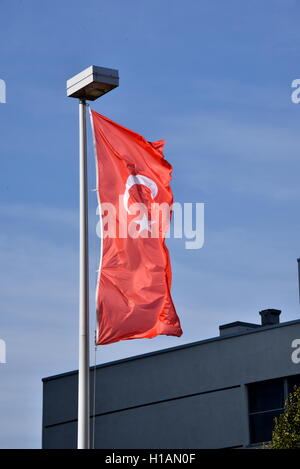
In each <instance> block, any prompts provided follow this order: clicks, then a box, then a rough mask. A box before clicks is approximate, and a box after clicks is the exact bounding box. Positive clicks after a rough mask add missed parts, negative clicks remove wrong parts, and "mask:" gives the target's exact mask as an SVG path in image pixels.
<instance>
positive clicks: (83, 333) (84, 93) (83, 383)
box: [67, 65, 119, 449]
mask: <svg viewBox="0 0 300 469" xmlns="http://www.w3.org/2000/svg"><path fill="white" fill-rule="evenodd" d="M117 86H119V73H118V70H114V69H110V68H104V67H96V66H95V65H92V66H91V67H88V68H86V69H85V70H83V71H82V72H80V73H78V74H77V75H75V76H74V77H73V78H70V80H68V81H67V96H69V97H70V98H78V99H79V204H80V214H79V218H80V220H79V231H80V239H79V258H80V263H79V368H78V434H77V448H78V449H89V447H90V431H89V430H90V386H89V382H90V376H89V365H90V363H89V279H88V272H89V269H88V266H89V258H88V191H87V151H86V149H87V145H86V101H87V100H89V101H95V99H97V98H100V97H101V96H103V95H104V94H105V93H108V92H109V91H111V90H112V89H114V88H116V87H117Z"/></svg>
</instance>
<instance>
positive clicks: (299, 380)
mask: <svg viewBox="0 0 300 469" xmlns="http://www.w3.org/2000/svg"><path fill="white" fill-rule="evenodd" d="M287 381H288V392H289V393H290V392H293V391H294V387H295V386H300V375H295V376H290V377H289V378H288V379H287Z"/></svg>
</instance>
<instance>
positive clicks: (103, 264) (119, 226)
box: [91, 111, 182, 345]
mask: <svg viewBox="0 0 300 469" xmlns="http://www.w3.org/2000/svg"><path fill="white" fill-rule="evenodd" d="M91 121H92V127H93V132H94V142H95V151H96V170H97V193H98V200H99V205H100V207H101V213H100V218H101V222H102V231H103V232H102V253H101V261H100V267H99V277H98V283H97V292H96V305H97V319H98V331H97V345H100V344H101V345H102V344H110V343H112V342H118V341H120V340H125V339H141V338H152V337H154V336H157V335H159V334H165V335H173V336H177V337H179V336H181V334H182V330H181V327H180V321H179V319H178V316H177V314H176V311H175V307H174V304H173V301H172V298H171V294H170V287H171V265H170V259H169V253H168V250H167V247H166V245H165V234H166V232H167V231H168V228H169V223H170V214H171V209H172V203H173V196H172V191H171V189H170V186H169V183H170V181H171V171H172V166H171V165H170V164H169V163H168V162H167V161H166V160H165V159H164V156H163V153H162V150H163V145H164V141H163V140H161V141H159V142H155V143H151V142H148V141H147V140H145V139H144V137H142V136H141V135H139V134H137V133H135V132H132V131H131V130H128V129H126V128H125V127H122V126H121V125H119V124H116V123H115V122H112V121H111V120H109V119H108V118H107V117H104V116H101V115H100V114H98V113H97V112H95V111H91ZM161 204H162V205H161ZM159 207H163V208H164V210H163V211H164V214H163V211H162V210H160V209H159Z"/></svg>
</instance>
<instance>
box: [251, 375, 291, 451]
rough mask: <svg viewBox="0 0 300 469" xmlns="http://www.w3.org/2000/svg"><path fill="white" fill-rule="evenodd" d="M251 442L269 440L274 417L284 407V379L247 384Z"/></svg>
mask: <svg viewBox="0 0 300 469" xmlns="http://www.w3.org/2000/svg"><path fill="white" fill-rule="evenodd" d="M248 399H249V420H250V438H251V443H260V442H263V441H270V440H271V438H272V431H273V428H274V418H275V417H277V416H278V415H279V414H281V413H282V411H283V408H284V379H272V380H269V381H262V382H260V383H253V384H250V385H249V386H248Z"/></svg>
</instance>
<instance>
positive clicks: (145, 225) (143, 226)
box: [134, 214, 155, 233]
mask: <svg viewBox="0 0 300 469" xmlns="http://www.w3.org/2000/svg"><path fill="white" fill-rule="evenodd" d="M134 223H136V224H137V225H140V227H139V230H138V233H141V232H142V231H144V230H147V231H150V233H151V225H152V224H153V223H155V221H151V220H148V218H147V216H146V215H145V214H144V215H143V217H142V218H140V219H139V220H134Z"/></svg>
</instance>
